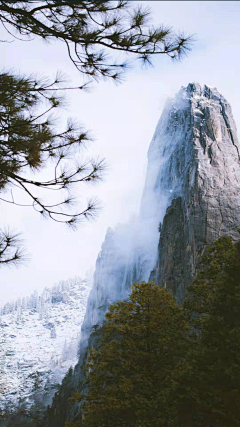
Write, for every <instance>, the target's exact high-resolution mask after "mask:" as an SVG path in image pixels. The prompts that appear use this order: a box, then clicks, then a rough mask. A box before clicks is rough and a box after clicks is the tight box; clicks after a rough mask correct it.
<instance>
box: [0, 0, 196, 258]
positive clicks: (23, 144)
mask: <svg viewBox="0 0 240 427" xmlns="http://www.w3.org/2000/svg"><path fill="white" fill-rule="evenodd" d="M149 19H150V12H149V10H148V9H144V8H142V7H141V6H140V7H139V6H138V5H135V3H133V2H129V1H122V0H120V1H32V0H30V1H0V22H1V24H2V26H3V27H4V29H5V30H6V32H7V33H8V34H10V35H11V36H12V37H14V38H17V39H20V40H33V39H34V37H40V38H41V39H43V40H48V41H60V42H62V43H63V44H64V45H65V46H66V49H67V53H68V55H69V58H70V60H71V61H72V62H73V64H74V65H75V67H76V68H77V69H78V70H79V72H80V73H81V75H82V76H87V77H88V78H89V79H95V80H98V79H100V78H106V79H112V80H115V81H118V80H120V79H121V76H122V73H123V72H124V71H125V70H126V68H127V65H128V62H127V60H128V58H129V57H130V56H131V57H136V58H138V59H140V60H142V61H143V62H144V63H151V57H153V56H155V55H168V56H169V57H170V58H172V59H180V58H181V57H182V56H183V55H184V54H186V53H187V51H188V50H189V49H190V44H191V40H192V37H191V36H185V35H184V34H180V35H177V34H176V33H174V31H173V30H172V29H171V28H169V27H166V26H163V25H161V26H160V27H159V28H154V27H153V26H152V25H151V24H150V23H149ZM2 41H4V40H2ZM61 83H63V82H61V79H59V78H58V77H57V78H56V80H55V81H54V82H49V81H37V80H36V79H34V78H32V77H29V78H27V77H22V76H17V75H14V74H12V73H6V72H5V73H1V74H0V192H1V193H2V192H3V191H4V190H9V189H10V190H11V193H10V197H1V200H2V201H5V202H8V203H12V204H15V205H20V206H23V205H24V206H33V208H34V209H35V210H37V211H38V212H40V213H41V214H42V215H43V216H46V217H48V218H51V219H53V220H54V221H57V222H63V223H67V224H68V225H76V223H77V222H79V220H80V219H83V218H90V217H93V216H94V214H95V213H96V209H97V204H96V201H95V202H94V201H91V200H90V201H89V202H88V204H86V206H85V207H83V208H82V209H80V210H79V211H76V212H72V211H70V210H69V207H70V205H71V204H72V202H73V199H72V196H71V195H69V190H70V189H71V187H72V186H73V185H74V184H75V183H79V182H82V183H87V182H93V181H97V180H99V178H100V177H101V175H102V172H103V170H104V161H103V160H87V161H86V162H80V164H79V165H76V164H73V162H71V161H70V159H69V157H70V156H72V158H73V156H74V157H75V156H76V154H75V153H76V150H77V149H78V148H79V147H82V146H83V145H84V144H85V143H86V142H87V141H89V139H90V137H89V133H87V132H86V131H84V130H83V129H81V128H80V127H79V126H78V125H76V124H75V123H73V122H72V121H69V122H68V125H67V127H66V128H65V130H64V131H62V132H60V131H59V130H58V131H57V130H56V129H55V126H54V121H53V119H52V118H51V116H50V113H51V112H52V111H53V110H56V108H57V107H59V106H60V105H61V102H62V99H61V96H59V93H61V92H60V91H61V90H63V89H70V88H66V87H64V86H63V85H62V84H61ZM84 88H85V85H84V84H83V85H82V86H80V87H79V88H78V89H84ZM50 160H53V163H52V166H53V169H52V172H53V174H52V177H51V178H50V179H47V180H35V179H34V178H33V177H32V174H31V173H30V172H31V171H37V170H40V169H42V168H43V167H46V166H47V164H50V163H49V161H50ZM13 187H18V188H19V189H21V190H23V191H24V193H25V194H27V196H28V197H29V198H30V203H26V204H24V203H23V200H22V199H21V200H20V201H19V202H18V200H17V199H16V198H15V194H13V191H12V188H13ZM41 190H42V193H44V198H42V197H41ZM43 190H60V193H61V195H62V196H63V197H62V199H60V201H59V200H58V201H57V202H53V203H52V202H50V203H49V202H47V201H45V194H46V192H43ZM55 194H56V193H55ZM9 237H10V236H9V235H8V238H9ZM1 239H2V240H3V242H4V241H5V233H4V232H1V231H0V240H1ZM15 241H16V239H15V236H13V240H11V239H10V240H8V251H7V252H6V251H5V252H4V254H5V257H3V259H4V264H6V263H11V262H16V257H17V259H20V258H21V256H20V255H21V252H19V251H18V250H17V252H14V247H13V248H11V246H12V243H13V242H15ZM14 244H15V243H14ZM0 249H1V248H0ZM10 249H13V258H14V259H12V253H11V255H10V257H9V259H7V258H6V254H7V253H9V250H10ZM14 254H15V255H14ZM1 259H2V254H1V250H0V261H1Z"/></svg>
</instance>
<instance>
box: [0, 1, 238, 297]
mask: <svg viewBox="0 0 240 427" xmlns="http://www.w3.org/2000/svg"><path fill="white" fill-rule="evenodd" d="M136 3H137V2H136ZM138 3H143V4H145V5H146V6H150V8H151V9H152V12H153V21H154V24H155V25H157V24H165V25H169V26H171V27H173V28H174V29H175V30H179V31H185V32H186V33H187V34H190V33H191V34H193V33H194V34H195V35H196V39H197V41H196V42H195V44H194V45H193V50H192V52H190V54H189V56H188V57H187V58H184V59H183V60H182V62H181V63H173V62H171V60H170V59H169V58H165V57H159V58H155V60H154V68H147V69H146V68H144V69H142V68H140V67H138V68H135V69H134V68H133V69H131V70H130V71H129V72H128V74H127V77H126V80H125V81H124V83H123V84H121V85H118V86H115V85H114V84H113V83H110V82H108V83H106V82H101V83H99V84H95V86H94V88H93V90H92V91H91V92H90V93H83V92H71V93H69V94H68V96H67V99H68V107H67V108H65V109H64V110H63V112H62V113H61V117H62V119H63V120H65V118H67V117H70V116H71V117H74V118H76V119H77V120H78V121H80V122H81V123H82V124H83V125H84V126H85V127H86V128H88V129H90V130H91V131H92V134H93V135H94V137H95V142H94V143H92V144H91V148H90V150H89V153H93V154H94V155H100V156H101V157H105V158H106V160H107V163H108V165H109V167H108V172H107V174H106V176H105V178H104V181H103V182H101V183H99V184H98V185H97V186H96V187H88V188H87V190H86V187H83V186H81V185H79V186H78V187H77V191H76V195H77V196H78V197H81V196H82V195H86V194H89V195H90V194H92V195H97V196H98V198H99V199H100V200H101V201H102V205H103V208H102V210H101V212H100V215H99V217H98V219H97V220H96V221H95V222H90V223H85V224H84V225H81V226H80V227H79V228H78V230H77V231H75V232H73V231H71V230H69V229H68V228H67V227H65V226H64V225H59V224H56V223H53V222H52V221H50V220H43V219H42V218H41V217H40V215H38V214H37V213H36V212H35V211H33V210H32V209H31V208H29V209H27V208H20V207H16V206H11V205H7V204H4V203H3V202H1V203H0V221H1V227H2V226H6V225H8V226H9V227H10V228H12V229H15V230H17V231H20V232H21V233H22V235H23V237H24V238H25V246H26V248H27V251H28V253H29V256H30V259H29V261H28V262H27V263H26V265H23V266H21V267H19V268H17V269H16V268H14V267H11V268H6V267H5V268H2V269H1V273H0V305H1V304H2V303H3V302H6V301H8V300H12V299H15V298H18V297H19V296H23V295H27V294H30V293H32V292H33V291H34V290H35V289H37V290H39V291H41V290H42V289H43V288H44V287H45V286H52V285H54V284H55V283H57V282H59V281H60V280H65V279H68V278H70V277H74V276H82V277H84V275H85V273H86V271H87V270H88V269H89V268H90V267H92V266H94V264H95V261H96V258H97V255H98V252H99V251H100V249H101V244H102V242H103V240H104V236H105V233H106V230H107V228H108V227H109V226H110V227H114V226H115V225H117V224H118V223H123V222H126V221H128V219H129V218H131V217H132V215H135V214H137V213H138V210H139V206H140V200H141V192H142V189H143V185H144V180H145V173H146V167H147V150H148V147H149V144H150V142H151V138H152V135H153V133H154V130H155V127H156V125H157V122H158V119H159V117H160V115H161V111H162V108H163V106H164V103H165V101H166V99H167V98H168V97H172V96H174V95H175V93H176V92H178V91H179V89H180V88H181V86H186V85H187V84H188V83H189V82H192V81H198V82H199V83H200V84H202V85H203V84H207V85H209V86H215V87H217V88H218V90H219V92H220V93H222V95H223V96H225V98H226V99H227V100H228V102H229V103H230V104H231V106H232V110H233V115H234V118H235V121H236V123H237V127H238V129H239V128H240V117H239V112H240V108H239V99H240V86H239V68H240V47H239V41H240V25H239V18H240V3H239V2H238V1H206V2H205V1H186V2H185V1H175V2H174V1H167V2H165V1H148V2H144V1H143V2H138ZM3 38H4V33H3V31H1V32H0V39H3ZM0 57H1V63H2V70H5V71H6V70H14V71H16V72H19V73H23V74H26V75H28V74H31V73H36V74H37V75H38V76H52V77H54V75H55V72H56V71H58V70H59V71H62V72H63V73H64V74H65V75H67V76H68V77H69V80H71V81H72V82H73V83H74V82H75V83H76V82H77V83H80V84H81V83H82V81H81V76H80V75H79V74H78V73H77V72H76V70H75V68H74V66H73V65H72V64H71V62H70V61H69V59H68V56H67V54H66V51H65V47H64V46H63V45H61V44H60V45H56V44H50V45H49V44H48V45H47V44H46V43H43V42H42V41H40V40H35V41H32V42H25V43H24V42H20V41H15V42H14V43H11V44H5V43H0Z"/></svg>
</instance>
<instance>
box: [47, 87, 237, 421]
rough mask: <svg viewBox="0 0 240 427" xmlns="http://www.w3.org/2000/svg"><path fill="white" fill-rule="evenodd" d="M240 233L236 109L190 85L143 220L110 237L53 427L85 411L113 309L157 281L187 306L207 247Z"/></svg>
mask: <svg viewBox="0 0 240 427" xmlns="http://www.w3.org/2000/svg"><path fill="white" fill-rule="evenodd" d="M159 223H160V227H159ZM239 225H240V162H239V145H238V141H237V135H236V127H235V123H234V120H233V117H232V113H231V108H230V106H229V104H228V103H227V101H226V100H225V99H224V98H223V97H222V95H220V94H219V93H218V91H217V90H216V89H212V88H209V87H207V86H204V87H201V86H200V85H199V84H197V83H193V84H189V85H188V87H187V88H182V89H181V90H180V92H179V93H178V94H177V95H176V97H175V99H174V100H170V101H168V102H167V104H166V106H165V109H164V111H163V113H162V116H161V118H160V120H159V123H158V125H157V128H156V131H155V133H154V136H153V140H152V142H151V145H150V148H149V152H148V171H147V177H146V184H145V188H144V191H143V197H142V204H141V210H140V215H139V218H138V219H136V220H135V221H133V222H132V224H128V225H127V226H121V227H119V228H118V229H117V230H115V231H114V232H113V231H112V230H108V233H107V235H106V239H105V242H104V243H103V246H102V251H101V253H100V255H99V257H98V260H97V263H96V271H95V276H94V285H93V288H92V291H91V294H90V297H89V300H88V306H87V312H86V315H85V319H84V323H83V326H82V343H81V348H82V350H81V354H80V360H79V363H78V364H77V365H76V367H75V369H74V372H73V375H71V377H70V376H68V377H66V378H65V380H64V383H63V386H62V387H61V389H60V391H59V393H58V395H57V396H56V398H55V399H54V402H53V406H52V408H51V409H50V411H49V417H48V423H47V425H48V426H49V427H62V426H64V423H65V421H66V420H72V419H74V416H75V415H76V414H77V413H78V410H79V406H78V405H74V406H73V407H69V406H68V405H67V403H66V401H67V398H68V397H69V396H70V395H71V394H73V392H74V391H75V390H79V391H80V390H81V389H82V387H83V385H82V380H83V368H82V366H83V365H84V361H85V360H86V348H87V346H88V347H91V346H94V347H95V348H96V347H97V346H98V345H99V339H100V335H101V329H98V328H99V326H101V325H102V322H103V320H104V314H105V312H106V311H107V307H108V305H109V304H110V303H113V302H116V301H117V300H123V299H126V298H127V297H128V294H129V292H130V290H131V284H132V283H133V282H134V281H140V280H148V279H149V277H151V278H155V279H156V282H157V283H158V284H159V285H160V286H165V287H167V288H168V289H169V290H171V291H172V292H173V293H174V295H175V297H176V298H177V300H178V301H179V302H181V301H182V300H183V298H184V293H185V285H186V284H188V283H189V282H191V280H192V279H193V278H194V276H195V275H196V272H197V269H198V268H199V261H200V256H201V254H202V253H203V251H204V250H205V248H206V245H207V244H210V243H211V242H213V241H214V240H215V239H217V238H218V237H219V236H220V235H222V234H228V235H232V236H233V237H234V238H237V236H238V233H237V228H238V226H239ZM159 230H160V236H159ZM97 325H98V326H97ZM95 330H96V331H95ZM93 331H95V332H93ZM89 335H90V339H89V340H88V337H89Z"/></svg>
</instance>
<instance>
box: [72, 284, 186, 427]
mask: <svg viewBox="0 0 240 427" xmlns="http://www.w3.org/2000/svg"><path fill="white" fill-rule="evenodd" d="M106 318H107V320H108V322H107V323H106V324H104V326H103V328H102V343H101V347H100V349H99V350H98V351H96V350H94V349H91V350H90V353H89V357H88V362H87V364H86V367H85V371H86V383H85V386H86V389H87V393H84V394H82V395H81V396H80V397H79V398H78V399H77V400H79V401H80V402H81V408H82V414H81V415H82V418H81V420H79V421H78V423H79V424H76V426H78V425H79V426H88V427H102V426H104V427H108V426H109V427H110V426H111V427H112V426H113V425H114V426H116V427H118V426H119V427H120V426H128V427H138V426H140V425H141V426H146V427H148V426H149V427H150V426H151V427H153V426H154V427H158V426H159V427H160V426H165V425H166V422H167V420H168V419H174V417H175V416H176V414H174V410H172V408H171V407H170V405H169V401H168V396H169V390H170V389H171V387H172V386H173V385H174V382H173V376H172V373H173V371H174V370H178V369H180V367H181V360H182V359H183V357H184V355H185V353H186V349H187V347H188V343H189V340H190V339H191V337H190V334H189V328H188V325H187V323H186V321H185V320H184V312H183V309H182V308H180V307H179V306H178V305H177V303H176V301H175V300H174V299H173V297H172V295H171V294H170V293H168V292H167V291H166V290H165V289H160V288H159V287H158V286H156V285H155V284H154V283H145V282H142V283H141V284H138V283H136V284H134V285H133V287H132V294H131V295H130V297H129V301H128V302H119V303H117V304H115V305H111V306H110V307H109V312H108V313H107V314H106Z"/></svg>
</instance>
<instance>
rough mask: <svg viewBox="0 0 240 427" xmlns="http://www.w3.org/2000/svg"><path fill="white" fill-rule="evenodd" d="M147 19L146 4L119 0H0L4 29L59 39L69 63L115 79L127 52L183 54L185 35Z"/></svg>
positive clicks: (187, 42)
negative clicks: (155, 26) (144, 5)
mask: <svg viewBox="0 0 240 427" xmlns="http://www.w3.org/2000/svg"><path fill="white" fill-rule="evenodd" d="M149 19H150V12H149V9H146V8H145V9H144V8H143V7H141V6H138V5H135V4H134V3H133V2H129V1H125V0H120V1H116V2H115V1H114V2H113V1H89V0H88V1H66V0H64V1H41V2H38V3H36V2H35V1H31V0H30V1H14V2H13V1H4V2H3V1H1V2H0V23H1V24H2V26H3V27H4V29H5V30H6V31H7V32H8V33H10V34H11V35H12V36H13V37H16V38H18V39H19V38H20V39H23V40H26V39H27V40H29V39H30V40H31V39H32V37H33V36H37V37H41V38H42V39H44V40H48V41H51V40H58V41H59V42H63V44H64V45H65V46H66V47H67V52H68V55H69V58H70V60H71V61H72V62H73V64H74V65H75V67H76V68H77V69H78V70H79V71H80V72H81V73H84V74H86V75H87V76H89V77H91V78H95V79H98V78H111V79H113V80H119V78H120V76H121V74H122V72H123V71H124V70H125V69H126V65H127V64H126V58H127V57H128V56H129V54H131V55H132V56H136V57H137V58H139V59H140V60H142V61H144V62H146V63H151V57H153V56H154V55H168V56H170V57H171V58H172V59H178V58H181V57H182V56H183V55H184V54H186V52H187V51H188V50H189V47H190V42H191V39H192V38H191V37H190V36H185V35H184V34H176V33H174V32H173V30H172V29H171V27H167V26H163V25H161V26H159V27H158V28H154V27H153V26H152V25H150V23H149ZM119 52H120V54H121V55H120V56H119V55H118V56H116V55H115V58H114V57H112V56H111V53H115V54H117V53H119ZM124 58H125V60H124Z"/></svg>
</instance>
